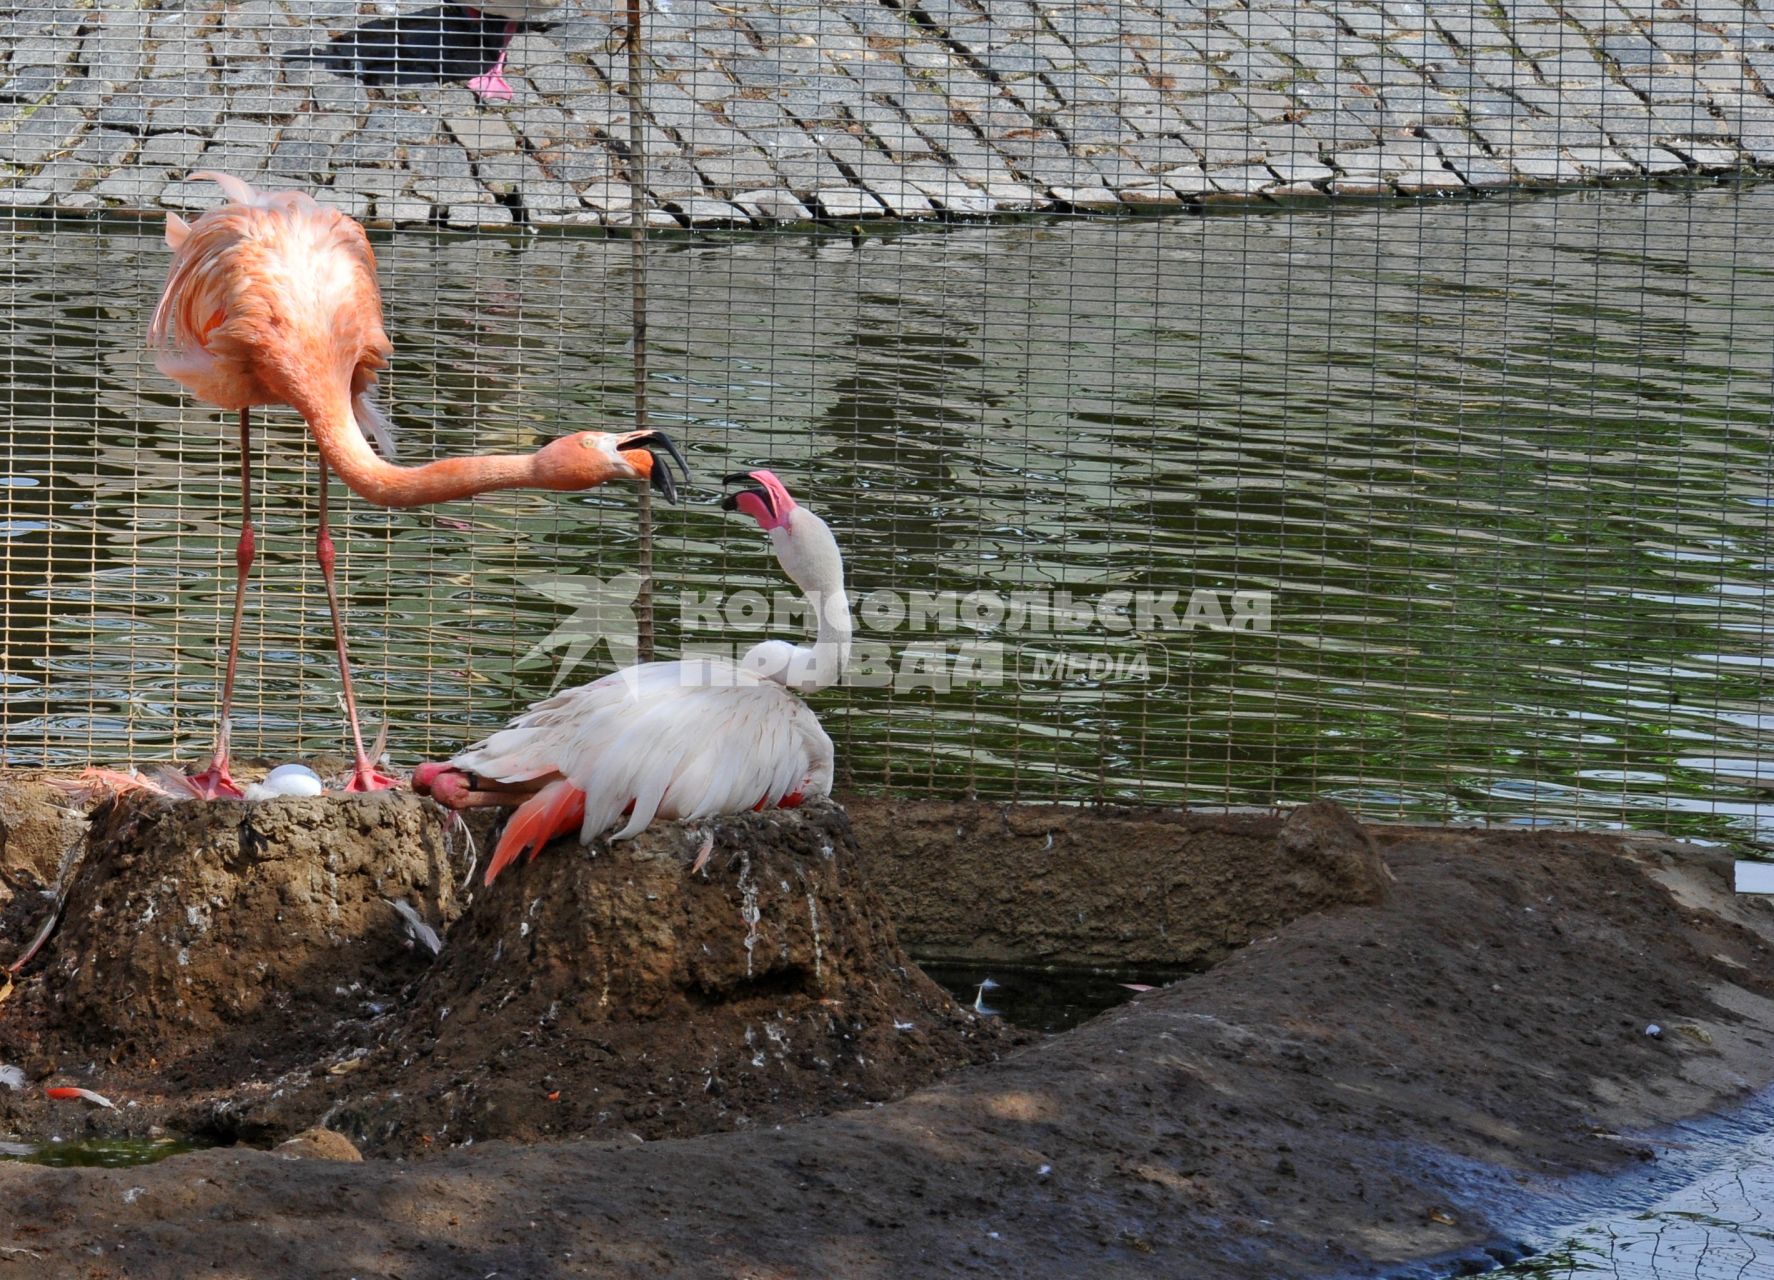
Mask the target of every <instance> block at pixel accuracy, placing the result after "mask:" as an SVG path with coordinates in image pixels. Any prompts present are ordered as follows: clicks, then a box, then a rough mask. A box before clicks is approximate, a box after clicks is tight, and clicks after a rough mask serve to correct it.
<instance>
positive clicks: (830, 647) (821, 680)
mask: <svg viewBox="0 0 1774 1280" xmlns="http://www.w3.org/2000/svg"><path fill="white" fill-rule="evenodd" d="M807 603H808V605H809V606H810V607H811V608H812V609H813V611H814V613H815V614H816V615H817V617H818V618H819V630H818V632H817V633H816V634H815V636H814V639H813V649H812V652H811V662H810V665H811V669H812V670H811V677H810V678H809V679H808V680H807V681H805V682H804V683H803V684H801V685H800V688H802V689H803V690H805V691H807V692H808V693H811V692H813V691H814V690H816V689H826V688H829V687H831V686H832V685H834V684H836V683H838V680H839V679H840V678H841V677H842V676H843V674H844V667H845V665H846V664H847V663H848V662H849V661H850V636H851V632H852V629H853V628H852V626H851V622H850V598H849V596H847V595H845V594H844V579H843V578H842V577H841V576H840V577H839V578H838V579H837V580H836V581H835V582H833V583H832V584H831V585H829V586H828V587H824V588H821V589H820V590H817V591H809V592H808V593H807ZM801 651H802V652H803V653H806V652H808V650H807V647H806V646H805V645H802V646H801Z"/></svg>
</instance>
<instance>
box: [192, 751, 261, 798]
mask: <svg viewBox="0 0 1774 1280" xmlns="http://www.w3.org/2000/svg"><path fill="white" fill-rule="evenodd" d="M185 785H186V786H187V787H190V788H191V794H192V795H194V796H196V797H197V798H198V799H199V800H238V799H240V798H241V797H242V796H244V795H245V794H246V792H244V791H242V790H241V789H240V784H239V783H237V782H235V781H234V779H233V778H232V777H231V776H230V775H229V773H228V762H227V761H226V760H221V759H218V760H215V761H212V762H211V764H210V766H209V768H207V769H205V770H204V771H203V772H202V773H194V774H190V775H188V776H187V777H186V778H185Z"/></svg>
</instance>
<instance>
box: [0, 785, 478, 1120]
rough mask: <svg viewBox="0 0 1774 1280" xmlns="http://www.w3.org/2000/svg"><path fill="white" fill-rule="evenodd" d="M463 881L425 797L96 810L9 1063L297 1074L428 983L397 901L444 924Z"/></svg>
mask: <svg viewBox="0 0 1774 1280" xmlns="http://www.w3.org/2000/svg"><path fill="white" fill-rule="evenodd" d="M451 883H452V877H451V874H450V866H449V858H448V854H447V852H446V850H445V848H444V842H443V839H442V827H441V825H440V824H439V823H438V822H437V821H436V820H435V819H433V818H432V817H430V816H429V815H428V814H427V813H426V812H425V810H424V809H423V807H422V806H421V805H420V804H419V803H418V802H417V801H416V800H415V799H414V798H413V797H411V796H399V795H391V794H390V795H379V796H365V797H359V798H354V799H352V800H350V801H346V802H340V801H337V800H327V799H283V800H270V801H265V802H263V803H259V804H247V803H244V802H218V803H214V804H206V803H201V802H197V801H184V802H170V801H167V800H164V799H161V798H158V797H155V796H153V795H151V794H149V793H145V792H137V793H131V794H129V795H126V796H122V797H119V798H118V799H115V800H112V801H109V802H107V803H106V804H105V805H103V806H101V807H100V808H99V809H98V810H96V811H95V812H94V813H93V815H92V819H91V833H90V842H89V848H88V852H87V854H86V859H85V862H84V864H83V865H82V866H81V867H80V869H79V872H78V874H77V876H76V878H75V880H74V883H73V886H72V888H71V890H70V892H69V896H68V902H67V908H66V911H65V913H64V919H63V922H62V925H61V929H60V932H59V933H58V935H57V936H56V937H55V939H54V941H53V943H52V945H51V949H50V951H49V953H48V954H49V957H50V959H49V962H48V964H47V965H46V967H45V968H44V970H43V971H42V972H41V974H40V975H39V976H38V977H37V979H36V981H34V982H33V983H32V984H31V985H30V987H29V988H28V989H26V991H25V992H24V994H23V996H22V998H21V1000H20V1002H19V1007H18V1008H16V1009H12V1010H9V1011H8V1018H7V1019H6V1020H5V1022H4V1024H0V1056H5V1060H8V1061H19V1060H20V1059H21V1058H25V1059H30V1058H32V1057H33V1056H41V1055H47V1056H48V1057H49V1058H50V1059H51V1060H52V1061H53V1060H54V1059H56V1058H68V1057H81V1056H90V1057H92V1058H96V1059H97V1060H99V1061H102V1062H108V1063H132V1062H133V1063H138V1064H149V1063H151V1064H153V1066H154V1069H155V1070H157V1071H158V1072H159V1074H160V1078H161V1079H162V1080H163V1081H166V1082H168V1083H179V1084H184V1085H202V1084H206V1083H221V1082H224V1081H229V1080H237V1079H239V1078H240V1072H241V1070H242V1067H243V1066H248V1067H250V1069H252V1070H255V1071H256V1070H264V1069H267V1068H269V1069H277V1068H279V1067H282V1066H287V1065H292V1064H293V1063H295V1062H298V1061H301V1060H303V1059H305V1058H306V1057H307V1056H308V1055H310V1054H311V1053H312V1052H313V1051H314V1047H315V1045H316V1044H317V1043H324V1042H326V1041H327V1040H328V1039H330V1038H332V1037H333V1036H334V1035H335V1034H336V1028H337V1025H338V1024H339V1023H340V1022H341V1020H350V1019H353V1018H362V1017H365V1016H368V1015H370V1014H372V1013H373V1012H375V1011H376V1010H377V1007H378V1006H379V1005H380V1004H382V1003H383V1002H387V1001H391V1000H392V999H393V998H394V996H395V994H396V993H397V992H398V991H399V990H400V989H401V988H402V987H403V986H404V985H405V984H407V983H408V982H410V981H411V980H412V979H413V978H414V977H416V976H417V975H418V974H419V973H420V972H422V971H423V964H422V963H421V962H418V961H416V960H415V959H414V954H413V951H412V949H411V948H410V947H409V946H408V945H407V944H406V941H405V938H404V935H403V932H402V929H401V927H400V922H399V919H398V918H397V917H396V915H395V913H394V911H393V910H392V909H391V908H390V906H389V905H388V901H387V900H388V899H391V898H405V899H407V900H408V901H410V902H411V903H412V905H413V906H415V907H416V908H417V909H418V910H419V911H420V912H421V913H423V914H425V915H427V916H428V917H429V918H431V919H433V920H441V919H443V918H444V917H445V916H446V915H447V914H448V913H449V911H450V910H451V908H452V906H453V896H452V890H451ZM21 1038H27V1039H33V1038H34V1040H35V1043H32V1044H28V1045H21V1044H20V1043H19V1041H20V1039H21Z"/></svg>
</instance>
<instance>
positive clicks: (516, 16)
mask: <svg viewBox="0 0 1774 1280" xmlns="http://www.w3.org/2000/svg"><path fill="white" fill-rule="evenodd" d="M462 7H463V8H464V9H466V10H468V12H469V13H471V14H475V15H477V16H490V17H494V18H504V19H505V38H504V40H502V41H501V42H500V44H499V56H498V57H497V58H496V59H494V61H493V65H492V66H490V67H488V68H487V69H486V70H485V71H483V72H481V73H480V74H479V75H478V76H476V77H474V79H472V80H470V81H469V82H468V87H469V88H470V89H472V90H474V91H475V92H476V93H477V94H479V95H480V96H481V97H482V98H485V99H487V100H488V101H491V102H510V101H511V86H510V85H509V84H507V83H506V81H505V55H506V53H507V52H508V51H509V50H510V49H511V40H512V37H513V36H515V35H517V24H518V23H520V22H536V21H539V20H540V19H542V18H545V17H547V16H548V15H549V14H551V13H553V12H554V11H555V10H556V9H558V8H560V7H561V0H474V2H473V3H472V4H463V6H462Z"/></svg>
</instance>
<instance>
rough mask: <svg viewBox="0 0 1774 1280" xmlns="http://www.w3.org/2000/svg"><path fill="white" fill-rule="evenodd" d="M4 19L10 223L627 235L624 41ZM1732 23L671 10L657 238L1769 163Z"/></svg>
mask: <svg viewBox="0 0 1774 1280" xmlns="http://www.w3.org/2000/svg"><path fill="white" fill-rule="evenodd" d="M556 18H557V20H556V21H552V22H542V23H537V24H534V25H532V26H530V27H528V28H526V29H524V30H523V31H522V32H521V33H520V35H519V36H518V38H517V39H516V41H515V42H514V43H513V45H512V48H511V55H510V62H509V67H508V72H507V74H508V77H509V79H510V80H511V83H512V85H513V87H514V90H515V96H514V98H513V101H511V102H510V103H503V104H488V103H483V102H481V101H479V100H478V99H477V98H476V97H475V96H474V95H473V94H472V93H471V92H470V91H469V90H468V89H467V88H466V86H465V82H466V80H467V79H468V77H470V76H472V75H474V74H475V73H476V72H477V71H478V70H480V69H482V68H483V67H484V66H485V64H486V62H487V61H488V60H489V58H490V57H491V55H492V54H493V53H494V52H495V51H496V49H497V46H498V42H499V37H500V34H501V32H502V29H503V28H502V24H501V23H498V22H496V21H493V20H484V19H481V18H479V17H478V16H477V15H474V14H473V13H472V12H471V11H466V10H463V9H461V8H459V7H457V6H454V5H445V6H442V7H438V6H433V7H430V8H423V7H421V6H419V5H415V4H411V3H405V4H399V3H386V2H385V3H380V4H355V3H332V2H329V0H241V2H238V3H216V2H213V0H212V2H210V3H203V2H201V0H199V2H195V3H188V4H177V3H162V4H158V5H155V6H153V7H152V8H149V7H146V6H144V5H142V4H140V3H137V0H80V2H78V3H66V2H63V3H57V2H53V0H52V2H48V3H11V4H8V3H3V2H0V208H5V207H11V208H26V209H35V210H39V211H54V210H65V211H83V212H90V211H98V210H102V209H133V210H142V209H153V208H170V209H197V208H203V207H207V206H209V205H210V204H213V203H214V202H215V200H216V195H215V189H214V188H213V186H211V185H210V184H208V183H194V182H191V181H190V180H189V176H188V175H190V174H191V173H192V172H195V171H199V170H203V169H221V170H225V171H227V172H229V173H233V174H237V175H239V176H241V177H244V178H247V179H249V180H250V181H253V182H255V183H258V184H260V185H269V186H300V187H304V188H307V189H310V190H313V191H314V192H315V194H316V195H317V196H319V197H320V198H321V199H323V200H326V201H328V202H330V203H332V204H335V205H337V206H339V207H340V208H343V209H345V210H347V211H349V212H350V213H352V214H354V215H356V216H358V217H361V218H363V219H365V220H366V221H369V222H372V223H380V224H385V225H386V224H394V225H410V224H432V223H442V224H447V225H449V226H453V227H487V226H493V227H498V226H509V225H512V224H515V223H527V224H531V225H537V226H561V225H600V224H607V225H626V224H627V222H628V219H629V217H630V212H629V209H630V196H631V185H630V184H631V182H632V181H633V180H634V169H633V167H632V166H631V164H630V156H629V152H628V136H629V127H628V97H627V95H626V94H625V93H624V91H623V90H624V87H625V81H626V71H625V63H624V59H623V53H622V49H621V30H620V28H619V27H618V26H617V22H618V21H619V19H618V18H617V16H616V14H615V13H614V12H613V11H612V10H611V9H609V8H606V7H603V6H591V5H585V4H582V3H577V2H569V3H568V4H566V5H564V6H563V7H562V8H561V9H560V10H558V11H557V12H556ZM1767 18H1774V8H1771V9H1769V10H1767V11H1763V10H1759V9H1758V8H1757V7H1756V6H1755V5H1754V4H1753V3H1752V4H1744V3H1739V0H1491V2H1489V3H1480V2H1477V0H1457V2H1455V3H1416V2H1414V0H1365V2H1364V0H1324V2H1323V3H1309V2H1308V0H1281V2H1265V0H1252V2H1251V3H1247V4H1226V3H1217V2H1214V0H1137V2H1135V0H1103V2H1101V3H1070V2H1067V0H1054V2H1048V3H1041V2H1039V0H878V2H877V3H830V2H828V3H823V4H796V3H783V2H769V0H720V2H717V0H651V4H650V5H649V7H648V10H647V17H646V21H645V27H644V30H645V35H646V57H647V62H648V73H647V77H646V79H647V83H646V86H645V91H644V94H643V103H644V107H645V119H644V121H643V134H644V138H645V143H644V151H645V154H646V166H645V172H644V177H643V178H642V182H643V185H644V188H645V194H646V201H647V205H648V207H649V209H650V213H649V219H650V221H653V222H656V223H658V224H660V225H673V224H682V225H691V226H701V225H751V224H767V223H777V222H795V221H803V220H806V219H808V218H809V217H824V218H835V219H845V220H849V219H856V218H868V217H905V218H917V217H929V216H937V215H941V216H982V215H989V214H992V213H995V212H1009V211H1018V210H1031V209H1055V208H1082V209H1115V208H1122V207H1128V206H1162V205H1179V204H1192V205H1201V204H1208V203H1213V202H1220V201H1253V200H1255V201H1268V200H1276V199H1282V200H1285V199H1290V198H1301V197H1306V198H1318V197H1322V196H1326V195H1329V196H1333V197H1334V196H1376V195H1378V196H1387V195H1395V194H1397V195H1419V194H1421V195H1433V194H1440V193H1447V192H1458V191H1461V190H1464V189H1469V188H1496V187H1508V186H1530V187H1547V186H1564V185H1579V184H1586V183H1594V182H1603V181H1609V180H1620V179H1642V178H1644V177H1647V176H1658V175H1666V174H1683V173H1696V172H1698V173H1727V172H1743V171H1747V170H1752V169H1755V168H1757V167H1774V96H1770V90H1771V89H1774V27H1771V26H1770V25H1769V22H1768V21H1767Z"/></svg>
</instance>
